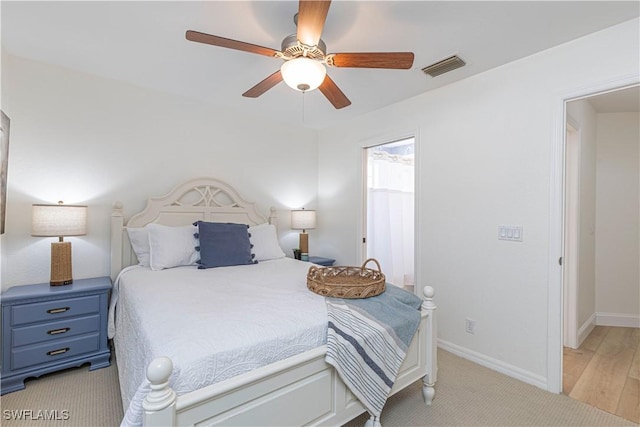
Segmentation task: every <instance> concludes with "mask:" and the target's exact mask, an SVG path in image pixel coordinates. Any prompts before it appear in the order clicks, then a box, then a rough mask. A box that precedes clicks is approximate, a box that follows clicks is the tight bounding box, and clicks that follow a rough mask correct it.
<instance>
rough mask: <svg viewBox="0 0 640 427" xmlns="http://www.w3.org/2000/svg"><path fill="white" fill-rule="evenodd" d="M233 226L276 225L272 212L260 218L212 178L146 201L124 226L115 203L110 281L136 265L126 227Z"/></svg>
mask: <svg viewBox="0 0 640 427" xmlns="http://www.w3.org/2000/svg"><path fill="white" fill-rule="evenodd" d="M199 220H201V221H211V222H233V223H239V224H249V225H257V224H263V223H265V222H269V223H271V224H276V221H275V220H276V214H275V209H274V208H271V213H270V216H269V217H268V218H267V217H265V216H264V215H262V214H261V213H260V212H259V211H258V210H257V209H256V206H255V203H250V202H247V201H246V200H244V199H243V198H242V197H241V196H240V195H239V194H238V192H237V191H236V190H235V189H234V188H233V187H231V186H230V185H229V184H227V183H225V182H222V181H220V180H218V179H214V178H195V179H192V180H189V181H187V182H184V183H182V184H180V185H178V186H176V187H175V188H174V189H173V190H171V191H170V192H169V193H167V194H166V195H164V196H161V197H151V198H149V199H147V206H146V207H145V208H144V210H142V211H141V212H139V213H137V214H135V215H133V216H132V217H131V218H130V219H129V221H128V222H127V223H126V225H125V222H124V215H123V213H122V203H120V202H116V203H115V204H114V206H113V212H112V214H111V271H110V274H111V280H115V278H116V276H117V275H118V273H119V272H120V270H122V269H123V268H124V267H127V266H129V265H133V264H136V263H137V259H136V256H135V254H134V253H133V250H132V249H131V244H130V243H129V236H128V235H127V232H126V229H127V227H144V226H145V225H147V224H149V223H157V224H163V225H171V226H179V225H188V224H192V223H194V222H195V221H199Z"/></svg>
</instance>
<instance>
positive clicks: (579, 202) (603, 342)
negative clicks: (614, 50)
mask: <svg viewBox="0 0 640 427" xmlns="http://www.w3.org/2000/svg"><path fill="white" fill-rule="evenodd" d="M639 106H640V91H639V88H638V86H637V85H635V86H632V87H627V88H622V89H616V90H610V91H606V92H604V93H600V94H595V95H588V96H583V97H579V98H576V99H573V100H570V101H567V102H566V111H565V119H566V122H565V125H566V126H565V127H566V135H565V146H564V150H565V162H564V168H565V169H564V170H565V173H564V236H563V237H564V244H563V247H564V249H563V263H562V264H563V270H564V271H563V297H564V300H563V323H564V325H563V332H562V333H563V344H564V351H563V357H562V359H563V375H562V391H563V392H564V393H565V394H567V395H569V396H570V397H572V398H574V399H576V400H580V401H582V402H585V403H589V404H591V405H592V406H596V407H598V408H600V409H603V410H605V411H607V412H610V413H613V414H616V415H618V416H621V417H624V418H627V419H629V420H631V421H634V422H639V421H640V416H639V414H638V412H637V392H634V391H633V390H634V387H635V388H637V382H638V379H639V378H638V376H639V375H640V374H638V373H637V365H638V363H639V360H640V359H638V358H639V357H640V350H639V348H640V347H639V345H640V302H639V301H640V291H639V289H640V250H639V248H640V224H639V218H640V142H639V141H640V137H639V131H638V127H639V123H640V118H639ZM634 366H635V367H636V368H635V370H634ZM614 368H615V369H614ZM634 396H636V397H635V398H634ZM634 399H635V400H634ZM634 402H635V403H634Z"/></svg>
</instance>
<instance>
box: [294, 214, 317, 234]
mask: <svg viewBox="0 0 640 427" xmlns="http://www.w3.org/2000/svg"><path fill="white" fill-rule="evenodd" d="M291 228H292V229H294V230H311V229H314V228H316V211H314V210H305V209H296V210H293V211H291Z"/></svg>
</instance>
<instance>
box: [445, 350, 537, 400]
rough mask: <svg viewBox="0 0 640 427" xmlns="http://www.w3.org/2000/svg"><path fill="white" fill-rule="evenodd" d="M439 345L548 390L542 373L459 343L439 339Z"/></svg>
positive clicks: (465, 357)
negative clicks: (535, 372)
mask: <svg viewBox="0 0 640 427" xmlns="http://www.w3.org/2000/svg"><path fill="white" fill-rule="evenodd" d="M438 347H440V348H442V349H443V350H446V351H448V352H449V353H453V354H455V355H456V356H460V357H462V358H463V359H467V360H470V361H472V362H474V363H477V364H478V365H480V366H484V367H485V368H489V369H492V370H494V371H497V372H500V373H501V374H505V375H507V376H509V377H512V378H515V379H517V380H520V381H522V382H525V383H527V384H531V385H533V386H536V387H538V388H541V389H543V390H548V386H547V384H548V383H547V379H546V378H545V377H543V376H541V375H536V374H534V373H532V372H529V371H525V370H524V369H521V368H518V367H517V366H513V365H510V364H508V363H505V362H503V361H502V360H498V359H494V358H492V357H489V356H486V355H484V354H481V353H478V352H475V351H473V350H469V349H468V348H466V347H461V346H459V345H457V344H453V343H450V342H448V341H445V340H442V339H438Z"/></svg>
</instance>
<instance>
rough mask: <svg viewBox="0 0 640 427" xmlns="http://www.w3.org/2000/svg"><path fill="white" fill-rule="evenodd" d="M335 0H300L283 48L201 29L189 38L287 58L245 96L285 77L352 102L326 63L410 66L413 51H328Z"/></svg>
mask: <svg viewBox="0 0 640 427" xmlns="http://www.w3.org/2000/svg"><path fill="white" fill-rule="evenodd" d="M330 5H331V0H324V1H318V0H300V3H299V5H298V13H297V14H296V16H295V17H294V22H295V23H296V25H297V27H298V28H297V33H296V34H291V35H290V36H287V37H285V39H284V40H283V41H282V47H281V49H282V50H281V51H278V50H275V49H271V48H268V47H262V46H258V45H255V44H251V43H245V42H241V41H238V40H232V39H227V38H224V37H219V36H214V35H211V34H205V33H200V32H198V31H191V30H189V31H187V33H186V37H187V40H190V41H194V42H198V43H205V44H210V45H214V46H220V47H226V48H228V49H235V50H241V51H244V52H249V53H256V54H258V55H264V56H270V57H275V58H280V59H282V60H284V61H285V62H284V64H282V67H281V69H280V70H278V71H276V72H275V73H273V74H271V75H270V76H269V77H267V78H266V79H264V80H262V81H261V82H260V83H258V84H257V85H255V86H254V87H252V88H251V89H249V90H248V91H246V92H245V93H243V94H242V96H245V97H249V98H257V97H259V96H260V95H262V94H263V93H265V92H266V91H268V90H269V89H271V88H272V87H274V86H275V85H277V84H278V83H280V82H281V81H283V80H284V82H285V83H286V84H287V85H289V86H290V87H292V88H293V89H296V90H299V91H302V92H306V91H309V90H313V89H316V88H319V89H320V92H322V94H323V95H324V96H325V97H326V98H327V99H328V100H329V102H331V104H332V105H333V106H334V107H335V108H338V109H339V108H344V107H347V106H348V105H351V101H349V98H347V97H346V95H345V94H344V93H343V92H342V91H341V90H340V88H339V87H338V86H337V85H336V84H335V82H334V81H333V80H332V79H331V78H330V77H329V76H328V75H327V71H326V67H325V65H327V66H330V67H348V68H388V69H405V70H406V69H409V68H411V66H412V65H413V52H359V53H331V54H327V53H326V52H327V47H326V45H325V43H324V41H322V39H321V38H320V36H321V35H322V29H323V27H324V23H325V20H326V18H327V13H328V12H329V6H330Z"/></svg>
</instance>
